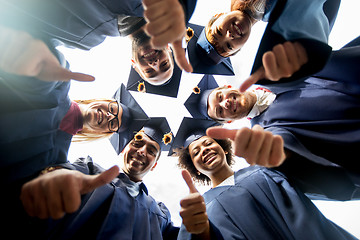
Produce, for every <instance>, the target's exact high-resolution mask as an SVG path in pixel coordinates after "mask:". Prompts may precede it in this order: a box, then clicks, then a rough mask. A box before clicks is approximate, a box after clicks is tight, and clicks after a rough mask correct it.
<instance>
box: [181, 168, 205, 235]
mask: <svg viewBox="0 0 360 240" xmlns="http://www.w3.org/2000/svg"><path fill="white" fill-rule="evenodd" d="M181 174H182V176H183V178H184V180H185V182H186V184H187V186H188V187H189V190H190V194H189V195H188V196H186V197H185V198H183V199H182V200H181V201H180V206H181V210H180V216H181V217H182V219H183V220H182V222H183V224H184V226H185V227H186V230H187V231H188V232H189V233H192V234H202V236H203V235H204V236H210V225H209V220H208V216H207V214H206V206H205V201H204V198H203V197H202V196H201V195H200V193H199V192H198V191H197V189H196V188H195V186H194V184H193V181H192V179H191V176H190V173H189V172H188V171H187V170H183V171H182V172H181Z"/></svg>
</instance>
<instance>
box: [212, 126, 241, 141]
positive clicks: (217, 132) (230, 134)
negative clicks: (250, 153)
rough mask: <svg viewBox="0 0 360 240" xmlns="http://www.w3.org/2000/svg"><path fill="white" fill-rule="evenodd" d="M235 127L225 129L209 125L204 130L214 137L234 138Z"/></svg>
mask: <svg viewBox="0 0 360 240" xmlns="http://www.w3.org/2000/svg"><path fill="white" fill-rule="evenodd" d="M236 132H237V129H226V128H223V127H211V128H208V129H207V130H206V135H208V136H209V137H211V138H214V139H227V138H230V139H231V140H235V136H236Z"/></svg>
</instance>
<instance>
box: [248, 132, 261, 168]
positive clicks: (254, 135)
mask: <svg viewBox="0 0 360 240" xmlns="http://www.w3.org/2000/svg"><path fill="white" fill-rule="evenodd" d="M263 141H264V134H263V130H262V128H261V127H260V126H259V125H255V126H254V127H253V128H252V131H251V136H250V140H249V143H248V146H247V147H246V149H245V152H246V154H245V156H246V161H247V162H248V163H249V164H251V165H254V164H257V161H258V157H259V151H260V148H261V146H262V144H263Z"/></svg>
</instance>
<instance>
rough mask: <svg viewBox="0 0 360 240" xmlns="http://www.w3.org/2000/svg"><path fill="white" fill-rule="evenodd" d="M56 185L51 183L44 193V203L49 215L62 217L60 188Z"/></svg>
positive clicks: (63, 212)
mask: <svg viewBox="0 0 360 240" xmlns="http://www.w3.org/2000/svg"><path fill="white" fill-rule="evenodd" d="M56 185H57V184H55V185H54V184H51V185H50V187H48V188H47V190H48V191H47V193H46V195H45V196H47V202H46V204H47V208H48V212H49V216H50V217H51V218H53V219H59V218H62V217H63V216H64V214H65V211H64V206H63V199H62V194H61V190H60V189H59V188H58V187H57V186H56Z"/></svg>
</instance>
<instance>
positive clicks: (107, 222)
mask: <svg viewBox="0 0 360 240" xmlns="http://www.w3.org/2000/svg"><path fill="white" fill-rule="evenodd" d="M129 136H130V135H129ZM171 140H172V137H171V130H170V127H169V125H168V123H167V121H166V119H165V118H152V119H151V120H150V121H149V122H148V123H147V124H146V125H145V126H144V128H143V129H142V130H141V131H139V132H138V133H137V134H135V136H134V135H132V137H131V138H129V139H127V141H120V142H117V141H115V142H112V143H113V144H114V145H116V146H114V147H116V149H118V150H120V151H122V157H123V158H122V160H123V162H122V166H121V168H122V171H121V172H120V174H119V175H118V176H117V177H116V178H115V179H113V180H112V182H110V183H108V184H105V183H106V182H109V181H111V180H110V179H111V177H113V176H114V173H115V172H116V170H117V168H116V167H115V168H111V169H109V170H107V171H106V172H104V170H103V169H101V168H100V167H99V166H97V165H96V164H94V163H93V161H92V159H91V158H90V157H87V158H86V159H79V160H77V161H76V162H75V163H74V164H63V165H62V166H57V168H59V167H63V168H62V169H56V170H54V168H53V169H49V171H50V172H49V171H48V172H46V173H44V174H43V175H41V176H39V177H38V178H37V179H34V180H33V181H31V182H29V183H27V184H26V185H25V186H24V187H23V191H22V196H21V199H22V201H23V203H24V208H25V209H26V211H27V212H28V213H29V215H31V216H37V217H40V218H48V217H52V218H56V219H58V218H61V217H62V216H63V215H64V214H65V213H71V212H74V213H72V214H66V215H65V216H64V217H63V218H62V219H60V220H55V221H52V220H46V222H45V226H47V227H46V231H44V230H43V229H40V231H39V233H38V234H39V235H34V236H36V237H37V238H38V239H39V236H40V238H41V239H42V238H45V239H53V238H56V239H94V238H97V239H115V238H116V239H176V237H177V234H178V230H179V229H178V228H177V227H174V226H173V224H172V222H171V219H170V213H169V211H168V209H167V208H166V207H165V205H164V204H163V203H160V202H156V201H155V199H153V198H152V197H151V196H150V195H148V191H147V188H146V186H145V184H144V183H143V182H142V179H143V177H144V176H145V175H146V174H147V173H149V172H150V171H152V170H153V169H154V168H155V166H156V164H157V160H158V159H159V157H160V153H161V151H162V150H168V149H169V148H170V144H169V143H170V142H171ZM65 168H68V169H65ZM69 169H72V170H69ZM51 170H54V171H51ZM98 173H101V175H99V176H98V181H97V182H98V183H99V184H97V186H99V185H101V183H103V184H105V185H103V186H101V187H98V188H96V187H97V186H96V185H93V184H92V183H91V180H89V179H88V178H89V177H94V176H89V175H95V174H98ZM116 175H117V174H116V173H115V176H116ZM88 180H89V181H88ZM102 181H103V182H102ZM69 183H71V184H69ZM44 186H45V187H44ZM95 188H96V189H95ZM93 189H95V190H93ZM86 192H88V193H87V194H85V195H83V196H81V194H84V193H86ZM80 197H81V198H80ZM32 223H33V224H32V225H31V226H32V232H34V231H35V227H34V226H39V225H37V224H41V223H42V224H44V222H41V221H40V222H38V221H33V222H32ZM40 226H41V225H40Z"/></svg>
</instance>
